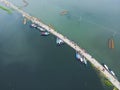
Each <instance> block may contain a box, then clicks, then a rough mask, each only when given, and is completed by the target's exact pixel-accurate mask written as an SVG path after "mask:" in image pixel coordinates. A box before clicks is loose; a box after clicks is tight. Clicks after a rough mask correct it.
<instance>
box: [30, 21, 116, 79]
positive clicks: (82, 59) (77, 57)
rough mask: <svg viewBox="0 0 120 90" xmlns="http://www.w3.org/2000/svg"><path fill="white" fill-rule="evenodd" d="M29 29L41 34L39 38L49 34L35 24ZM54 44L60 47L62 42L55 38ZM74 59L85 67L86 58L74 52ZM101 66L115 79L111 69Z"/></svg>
mask: <svg viewBox="0 0 120 90" xmlns="http://www.w3.org/2000/svg"><path fill="white" fill-rule="evenodd" d="M30 27H31V28H35V29H37V30H39V31H40V32H41V36H48V35H49V34H50V33H49V32H48V31H47V30H45V29H44V28H43V27H41V26H38V25H36V24H34V23H32V24H31V25H30ZM56 44H57V45H59V46H60V45H62V44H64V41H63V40H61V39H60V38H58V37H57V38H56ZM75 57H76V59H77V60H78V61H79V62H81V63H82V64H84V65H87V60H86V58H85V57H84V56H83V55H81V54H80V53H79V52H77V51H76V55H75ZM102 65H103V67H104V68H105V69H106V70H107V71H108V72H109V73H110V74H111V75H112V76H114V77H116V75H115V73H114V72H113V71H112V70H111V69H109V68H108V66H107V65H105V64H102Z"/></svg>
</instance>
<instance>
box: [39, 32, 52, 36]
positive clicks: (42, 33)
mask: <svg viewBox="0 0 120 90" xmlns="http://www.w3.org/2000/svg"><path fill="white" fill-rule="evenodd" d="M49 34H50V33H49V32H41V36H48V35H49Z"/></svg>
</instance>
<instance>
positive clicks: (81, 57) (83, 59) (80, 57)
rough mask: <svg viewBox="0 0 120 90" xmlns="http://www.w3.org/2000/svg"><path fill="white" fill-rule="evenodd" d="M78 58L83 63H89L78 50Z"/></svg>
mask: <svg viewBox="0 0 120 90" xmlns="http://www.w3.org/2000/svg"><path fill="white" fill-rule="evenodd" d="M75 57H76V59H77V60H78V61H80V62H81V63H83V64H84V65H87V60H86V59H85V57H84V56H83V55H81V54H80V53H79V52H76V55H75Z"/></svg>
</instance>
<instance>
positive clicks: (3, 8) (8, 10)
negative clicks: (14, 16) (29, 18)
mask: <svg viewBox="0 0 120 90" xmlns="http://www.w3.org/2000/svg"><path fill="white" fill-rule="evenodd" d="M0 9H2V10H4V11H6V12H7V13H9V14H11V13H12V11H11V10H10V9H8V8H6V7H3V6H0Z"/></svg>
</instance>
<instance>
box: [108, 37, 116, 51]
mask: <svg viewBox="0 0 120 90" xmlns="http://www.w3.org/2000/svg"><path fill="white" fill-rule="evenodd" d="M108 47H109V48H111V49H113V48H114V47H115V45H114V40H113V38H110V39H109V40H108Z"/></svg>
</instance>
